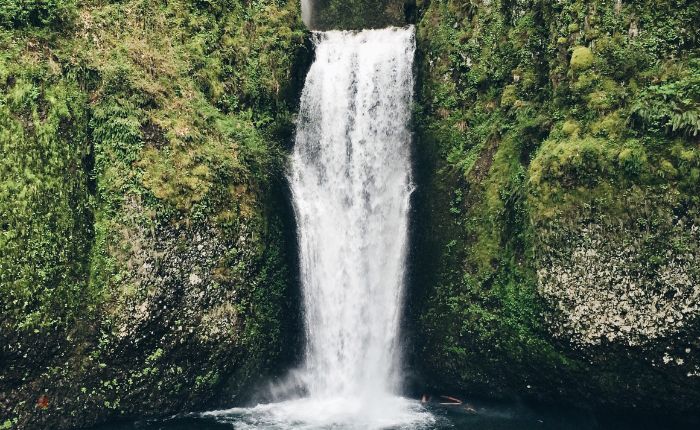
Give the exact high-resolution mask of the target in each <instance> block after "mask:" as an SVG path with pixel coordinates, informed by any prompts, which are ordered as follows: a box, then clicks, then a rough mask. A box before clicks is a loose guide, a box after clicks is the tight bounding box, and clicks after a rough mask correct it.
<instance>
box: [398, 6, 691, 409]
mask: <svg viewBox="0 0 700 430" xmlns="http://www.w3.org/2000/svg"><path fill="white" fill-rule="evenodd" d="M418 3H419V22H418V45H419V52H418V55H419V58H418V63H419V70H418V74H419V75H418V87H417V92H418V94H417V98H418V107H417V112H416V123H417V126H418V139H417V148H416V152H417V169H418V180H419V185H420V188H419V191H418V196H417V214H416V221H415V224H416V228H415V231H416V242H415V243H416V249H415V251H414V255H416V256H419V257H417V258H415V261H416V263H415V270H414V272H415V273H414V276H413V278H414V279H415V291H416V293H415V295H414V297H412V300H411V311H410V312H411V314H410V315H411V317H412V319H414V320H416V321H417V322H416V323H415V324H416V325H415V326H414V327H413V330H414V334H415V335H414V345H415V346H416V350H415V357H416V358H415V359H416V363H417V364H418V366H419V368H420V369H421V370H422V371H423V372H424V373H423V377H424V379H425V381H426V382H427V383H429V384H433V386H434V387H440V388H441V389H446V388H450V389H453V390H461V391H465V392H472V393H488V394H495V395H498V396H523V397H529V398H543V399H548V400H553V399H558V400H561V399H566V400H570V401H585V402H588V403H589V404H598V405H601V404H602V405H606V406H619V407H625V408H633V407H641V408H644V409H645V410H649V409H650V408H652V409H653V408H659V409H663V410H664V411H690V410H697V409H698V408H699V407H700V384H698V378H700V376H699V375H700V340H699V339H700V318H699V316H700V270H699V269H698V268H699V267H700V265H699V264H698V263H699V262H700V234H699V232H700V200H699V197H698V196H699V195H700V55H699V51H698V48H699V46H700V40H699V37H700V33H699V30H698V26H697V23H698V22H700V4H698V3H697V2H694V1H661V2H659V1H626V0H610V1H595V2H588V1H581V0H565V1H559V2H549V1H539V0H532V1H530V0H523V1H510V0H509V1H506V0H496V1H466V2H464V1H451V0H433V1H430V2H427V1H426V2H418ZM428 256H429V258H428Z"/></svg>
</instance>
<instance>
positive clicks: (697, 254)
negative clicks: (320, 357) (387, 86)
mask: <svg viewBox="0 0 700 430" xmlns="http://www.w3.org/2000/svg"><path fill="white" fill-rule="evenodd" d="M318 4H319V7H320V8H319V9H318V10H317V12H318V14H317V15H316V16H317V21H316V26H317V27H318V28H329V27H334V28H335V27H340V28H359V27H367V26H369V27H377V26H384V25H388V24H393V25H401V24H403V23H404V22H405V20H407V19H408V20H409V21H410V20H415V21H416V25H417V40H418V53H417V55H418V58H417V64H418V68H417V87H416V100H417V106H416V114H415V127H416V142H415V155H416V156H415V170H416V182H417V185H418V189H417V191H416V198H415V213H414V217H413V220H414V229H413V238H412V239H413V244H414V245H413V250H412V256H413V258H412V262H413V264H412V276H411V279H412V283H413V289H412V294H411V296H410V297H409V299H410V300H409V303H408V304H409V310H408V315H407V317H408V319H407V321H408V325H409V326H410V331H409V334H410V335H411V337H412V345H413V354H412V362H413V364H414V365H415V366H416V370H417V372H416V373H417V374H419V375H420V378H421V381H419V383H420V386H421V388H424V387H425V386H426V385H427V386H432V387H433V388H434V389H439V390H441V391H442V390H456V391H462V392H468V393H479V394H490V395H496V396H501V397H511V396H522V397H528V398H540V399H546V400H569V401H573V402H587V403H589V404H591V405H605V406H618V407H623V408H633V407H641V408H644V409H645V410H649V409H663V410H665V411H674V412H683V411H693V410H696V411H697V410H698V408H700V384H698V378H700V353H699V352H698V351H700V318H698V316H699V315H700V270H699V269H698V267H700V201H699V197H698V196H700V137H699V136H700V134H699V133H700V53H699V43H700V42H699V39H698V38H699V37H700V33H699V31H700V30H699V29H698V26H697V23H698V22H700V4H698V3H697V2H695V1H691V0H679V1H651V0H638V1H626V0H607V1H595V2H593V1H582V0H561V1H558V2H551V1H544V0H492V1H486V0H483V1H480V0H473V1H453V0H432V1H418V2H413V1H379V2H367V1H356V2H348V1H346V2H337V1H335V0H327V1H326V0H321V1H320V2H319V3H318ZM305 36H306V33H305V30H304V29H303V25H302V24H301V22H300V13H299V4H298V2H297V1H296V0H289V1H287V0H255V1H241V0H225V1H208V0H171V1H155V2H154V1H146V0H122V1H107V0H103V1H101V0H91V1H56V0H31V1H20V0H6V1H4V2H2V4H0V149H1V152H0V155H1V157H0V196H2V198H1V199H0V250H1V252H0V369H2V370H1V371H0V417H2V419H0V429H10V428H13V429H14V428H70V427H73V426H83V425H89V424H92V423H95V422H99V421H103V420H105V419H107V418H111V417H120V416H123V417H126V416H143V415H151V414H167V413H173V412H180V411H182V410H191V409H197V408H200V407H204V406H213V405H220V404H227V405H230V404H231V403H233V402H234V401H237V400H240V399H241V398H242V396H244V395H245V388H246V386H247V385H248V384H250V383H252V382H253V381H254V380H256V379H258V378H259V377H261V376H263V375H267V374H270V373H274V371H275V369H274V367H275V365H276V364H278V363H280V362H281V361H284V360H285V358H286V357H288V356H291V355H293V354H294V352H295V351H294V348H295V342H293V341H292V342H290V341H289V339H292V338H293V336H294V334H295V324H296V321H295V318H297V316H298V310H297V309H296V307H295V306H296V305H297V303H296V299H295V295H296V292H295V290H294V268H295V267H296V263H295V261H294V255H293V252H294V251H293V249H294V243H293V226H292V225H290V222H291V216H290V213H289V209H288V207H287V206H286V202H285V200H286V199H285V198H284V196H283V194H284V192H285V191H284V185H283V180H282V178H283V167H284V159H285V156H284V154H285V147H284V146H285V143H286V142H288V140H289V137H290V136H291V133H292V116H293V111H294V109H295V107H294V103H295V98H296V94H297V92H298V91H299V89H300V85H301V82H302V81H303V77H304V76H303V75H304V68H305V66H306V63H307V62H308V60H309V52H308V48H307V46H306V45H305V40H306V38H305Z"/></svg>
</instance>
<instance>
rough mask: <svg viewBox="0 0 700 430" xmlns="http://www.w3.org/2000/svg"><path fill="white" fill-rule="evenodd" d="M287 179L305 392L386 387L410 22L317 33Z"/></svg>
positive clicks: (396, 301)
mask: <svg viewBox="0 0 700 430" xmlns="http://www.w3.org/2000/svg"><path fill="white" fill-rule="evenodd" d="M314 37H315V44H316V60H315V62H314V63H313V65H312V66H311V70H310V71H309V74H308V75H307V78H306V84H305V86H304V91H303V93H302V97H301V107H300V114H299V122H298V126H297V135H296V143H295V149H294V153H293V156H292V169H291V174H290V182H291V185H292V192H293V198H294V206H295V209H296V215H297V223H298V229H299V247H300V260H301V276H302V289H303V297H304V307H305V323H306V337H307V345H306V367H305V371H306V377H307V379H306V384H307V389H308V391H309V395H310V396H311V397H315V396H317V397H328V396H333V395H341V396H374V397H376V396H377V395H381V394H383V393H393V392H395V391H396V390H397V388H398V387H397V383H398V374H397V371H398V364H399V363H398V361H397V358H398V356H399V354H398V344H397V340H398V332H399V319H400V304H401V297H402V290H403V281H404V271H405V255H406V239H407V226H408V209H409V196H410V194H411V188H412V185H411V173H410V170H411V163H410V131H409V128H408V124H409V121H410V117H411V97H412V91H413V74H412V67H413V55H414V50H415V41H414V34H413V28H406V29H397V28H390V29H384V30H366V31H362V32H359V33H354V32H341V31H329V32H318V33H315V35H314Z"/></svg>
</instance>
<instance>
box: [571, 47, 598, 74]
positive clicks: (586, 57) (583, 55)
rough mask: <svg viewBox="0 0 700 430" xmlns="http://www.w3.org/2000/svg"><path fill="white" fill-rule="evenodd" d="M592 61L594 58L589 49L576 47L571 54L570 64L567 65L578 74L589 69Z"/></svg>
mask: <svg viewBox="0 0 700 430" xmlns="http://www.w3.org/2000/svg"><path fill="white" fill-rule="evenodd" d="M594 59H595V57H594V56H593V52H592V51H591V49H590V48H588V47H586V46H577V47H575V48H574V49H573V51H572V53H571V62H570V63H569V64H570V66H571V69H572V70H574V71H577V72H579V71H583V70H587V69H590V68H591V66H592V65H593V60H594Z"/></svg>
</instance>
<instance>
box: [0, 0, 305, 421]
mask: <svg viewBox="0 0 700 430" xmlns="http://www.w3.org/2000/svg"><path fill="white" fill-rule="evenodd" d="M298 11H299V4H298V2H296V1H283V0H271V1H264V0H261V1H252V2H248V1H245V2H243V1H238V0H227V1H223V2H209V1H187V0H177V1H169V2H148V1H142V0H127V1H120V2H110V1H89V2H73V1H54V0H31V1H19V0H18V1H9V2H3V3H2V5H0V148H1V149H2V151H1V153H2V160H0V172H1V173H2V174H1V175H0V196H2V199H1V202H0V218H1V219H2V221H1V222H0V248H1V249H2V253H0V312H1V313H2V316H1V317H0V345H1V346H0V361H1V362H3V363H13V364H12V365H11V366H10V367H9V368H7V370H5V368H3V374H2V378H0V392H2V393H3V402H2V404H0V415H1V416H3V417H9V418H8V420H7V421H6V422H5V423H3V426H5V427H7V426H9V427H7V428H14V426H15V425H17V426H32V425H33V426H36V425H39V424H40V425H41V426H46V425H50V426H52V427H55V428H58V427H71V426H77V425H87V424H90V423H91V422H95V421H98V420H102V419H104V418H106V417H108V416H127V415H134V414H153V413H157V414H163V413H169V412H176V411H179V410H181V409H182V408H196V407H199V406H200V405H202V404H204V403H206V402H210V401H211V399H212V398H214V397H215V396H216V395H217V393H220V392H222V390H223V391H224V392H225V393H227V395H228V396H238V395H240V394H241V393H242V392H243V391H244V388H245V387H246V385H247V384H249V383H251V382H252V381H253V379H254V378H258V377H259V376H260V375H261V374H264V373H267V372H271V371H274V369H275V365H276V364H277V363H279V361H280V360H282V359H285V357H284V356H285V354H289V353H290V348H294V345H293V344H291V343H290V342H289V341H288V337H289V335H290V334H289V333H288V332H286V331H285V330H288V328H285V327H288V326H289V320H290V318H288V317H287V316H285V312H287V311H288V310H289V309H290V308H291V306H293V305H292V304H290V299H289V298H288V296H289V294H288V290H289V288H290V286H291V282H290V279H291V277H290V270H291V269H290V267H291V263H290V262H291V261H292V260H290V256H289V255H288V248H289V245H288V244H287V237H286V236H285V235H284V234H283V230H284V229H286V228H289V227H288V225H287V224H286V223H287V222H288V221H286V220H282V219H280V218H281V216H282V215H281V213H282V212H281V210H280V205H281V204H282V203H281V201H282V197H281V196H282V193H283V191H282V187H281V183H280V180H281V179H280V178H282V169H283V167H284V162H285V161H284V150H283V148H284V145H286V144H287V142H286V140H287V139H288V138H289V135H290V130H291V129H292V126H293V124H292V112H293V110H294V104H295V103H296V101H295V98H296V94H297V92H298V91H299V89H300V88H299V87H300V82H301V81H300V79H303V67H304V64H305V62H306V61H307V57H308V54H307V53H306V36H307V34H306V31H305V30H304V28H303V25H302V23H301V22H300V17H299V12H298ZM285 217H286V215H285ZM287 218H288V217H287ZM283 319H284V321H283ZM292 320H293V318H292ZM283 337H286V338H287V339H286V340H285V341H284V342H283ZM27 356H32V357H33V358H32V359H31V360H28V359H26V357H27ZM192 387H195V389H194V390H193V389H192ZM225 387H229V388H226V389H224V388H225ZM40 394H46V395H47V396H48V397H49V399H50V400H49V406H48V407H47V408H46V410H44V411H43V412H42V413H40V414H37V413H36V411H35V405H34V401H33V400H32V399H35V398H37V397H38V396H39V395H40ZM221 400H223V401H225V399H221ZM61 411H63V412H61ZM86 411H87V412H86ZM7 423H10V424H7Z"/></svg>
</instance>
